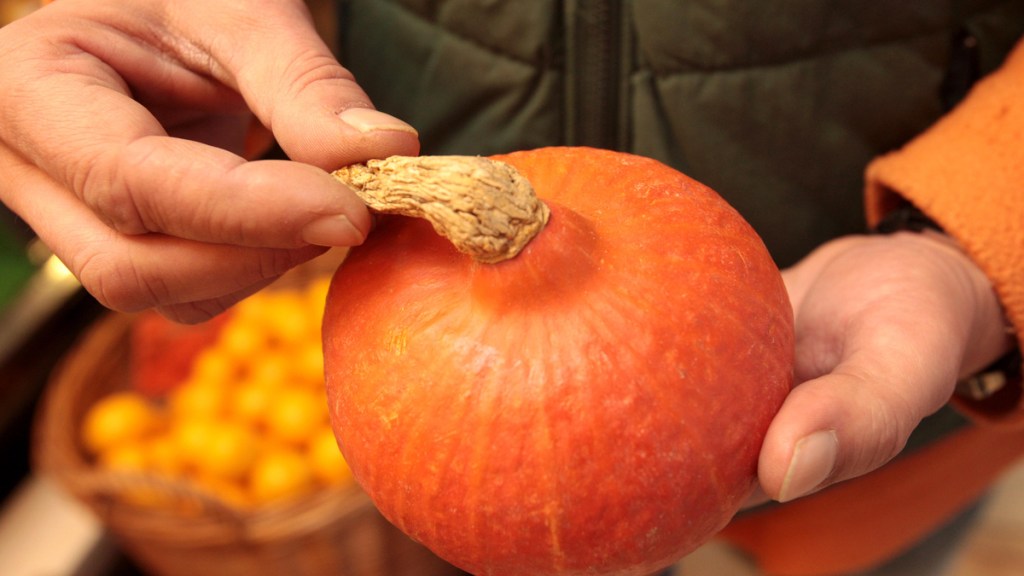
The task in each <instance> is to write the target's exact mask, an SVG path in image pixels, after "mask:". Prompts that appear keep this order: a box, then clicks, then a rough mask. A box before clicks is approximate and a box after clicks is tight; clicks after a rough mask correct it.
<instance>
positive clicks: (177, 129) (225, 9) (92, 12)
mask: <svg viewBox="0 0 1024 576" xmlns="http://www.w3.org/2000/svg"><path fill="white" fill-rule="evenodd" d="M0 61H2V62H3V63H4V64H3V66H2V67H0V86H3V87H4V88H3V90H2V91H0V174H2V175H3V177H2V178H0V200H2V201H3V202H4V203H5V204H7V205H8V206H9V207H10V208H11V209H12V210H13V211H14V212H15V213H17V214H18V215H20V216H21V217H22V218H23V219H24V220H25V221H26V222H27V223H28V224H29V225H30V226H32V228H33V229H34V230H35V232H36V233H37V234H38V235H39V237H40V238H41V239H42V240H43V242H44V243H46V244H47V246H48V247H49V248H50V249H51V250H53V251H54V252H55V253H56V254H57V256H58V257H60V258H61V260H62V261H63V262H64V263H65V264H66V265H67V266H68V268H69V269H70V270H71V271H72V272H73V273H74V274H75V275H76V276H77V277H78V278H79V280H81V282H82V284H83V285H84V286H85V288H86V289H87V290H88V291H89V292H90V293H92V294H93V295H94V296H95V297H96V298H97V299H98V300H99V301H100V302H101V303H102V304H104V305H106V306H108V307H111V308H114V309H118V310H125V311H132V310H139V309H143V308H148V307H156V308H158V309H159V310H160V311H161V312H163V313H164V314H165V315H167V316H169V317H171V318H174V319H177V320H180V321H198V320H202V319H205V318H208V317H210V316H212V315H215V314H216V313H218V312H220V311H221V310H223V309H225V308H226V307H228V306H230V305H231V304H232V303H234V302H235V301H237V300H239V299H241V298H243V297H244V296H246V295H248V294H250V293H252V292H253V291H255V290H257V289H259V288H261V287H263V286H265V285H266V284H268V283H269V282H271V281H272V280H273V279H275V278H276V277H278V276H279V275H280V274H282V273H284V272H285V271H286V270H288V269H289V268H291V267H293V266H295V265H297V264H299V263H301V262H304V261H306V260H308V259H310V258H313V257H315V256H317V255H319V254H320V253H322V252H323V251H324V250H325V248H324V247H326V246H351V245H355V244H359V243H360V242H361V241H362V240H363V238H364V236H365V235H366V233H367V232H368V230H369V226H370V216H369V213H368V212H367V210H366V208H365V206H364V205H363V204H362V202H361V201H359V199H358V198H357V197H356V196H355V195H354V194H353V193H352V192H351V191H350V190H348V189H347V188H345V187H344V186H342V185H341V184H339V183H338V182H337V181H335V180H334V179H333V178H331V177H330V176H329V175H328V173H327V172H326V170H330V169H334V168H337V167H340V166H344V165H347V164H351V163H354V162H359V161H365V160H367V159H370V158H376V157H384V156H388V155H392V154H408V155H411V154H416V153H417V152H418V148H419V144H418V139H417V136H416V133H415V131H414V130H413V129H412V128H411V127H410V126H408V125H407V124H405V123H403V122H401V121H399V120H397V119H395V118H393V117H390V116H387V115H385V114H383V113H379V112H375V111H373V110H372V105H371V103H370V101H369V99H368V97H367V96H366V94H365V93H364V92H363V91H362V90H361V89H360V88H359V86H358V85H357V84H356V82H355V81H354V79H353V78H352V76H351V75H350V74H349V73H348V72H347V71H346V70H345V69H344V68H342V67H341V66H340V65H339V64H338V63H337V61H336V60H335V59H334V57H333V56H332V55H331V52H330V50H329V49H328V47H327V46H326V45H325V44H324V43H323V42H322V41H321V39H320V37H319V36H318V35H317V33H316V31H315V29H314V26H313V23H312V21H311V19H310V16H309V14H308V11H307V10H306V7H305V5H304V3H303V2H301V1H300V0H274V1H266V0H264V1H260V0H230V1H217V0H137V1H124V0H118V1H104V0H82V1H79V0H60V1H59V2H56V3H54V4H53V5H50V6H47V7H46V8H43V9H41V10H39V11H37V12H35V13H34V14H31V15H30V16H27V17H25V18H23V19H20V20H18V21H16V22H14V23H13V24H10V25H8V26H6V27H4V28H2V29H0ZM254 119H255V120H256V121H258V125H262V126H264V127H266V128H267V129H269V131H270V132H272V134H273V136H274V137H275V138H276V139H277V141H278V143H279V145H280V146H281V148H282V149H283V150H284V151H285V153H287V155H288V156H289V157H290V158H291V159H293V160H294V161H283V160H277V161H269V160H268V161H252V162H250V161H247V160H246V158H244V157H243V156H242V154H243V151H244V148H245V141H246V135H247V131H248V129H249V128H250V127H251V126H252V125H253V120H254Z"/></svg>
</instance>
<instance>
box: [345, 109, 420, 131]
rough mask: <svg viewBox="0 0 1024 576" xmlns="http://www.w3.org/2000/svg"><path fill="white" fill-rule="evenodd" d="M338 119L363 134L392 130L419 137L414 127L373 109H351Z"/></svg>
mask: <svg viewBox="0 0 1024 576" xmlns="http://www.w3.org/2000/svg"><path fill="white" fill-rule="evenodd" d="M338 118H341V121H342V122H344V123H345V124H348V125H349V126H351V127H353V128H355V129H356V130H358V131H360V132H363V133H366V132H375V131H378V130H391V131H394V132H408V133H409V134H414V135H418V133H417V132H416V129H415V128H413V127H412V126H410V125H408V124H406V123H405V122H402V121H401V120H399V119H398V118H395V117H394V116H391V115H390V114H385V113H383V112H380V111H377V110H374V109H373V108H349V109H347V110H343V111H342V112H341V113H340V114H338Z"/></svg>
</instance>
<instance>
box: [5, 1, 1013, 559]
mask: <svg viewBox="0 0 1024 576" xmlns="http://www.w3.org/2000/svg"><path fill="white" fill-rule="evenodd" d="M309 4H310V7H311V9H312V10H313V12H314V13H315V14H316V15H317V19H318V22H319V23H320V25H321V32H322V34H323V35H324V36H325V38H327V39H328V41H329V42H333V35H334V26H333V22H334V18H333V11H332V5H331V3H330V2H325V1H311V2H309ZM37 6H38V2H37V1H30V0H0V26H3V25H6V24H7V23H10V22H12V21H14V20H15V19H18V18H20V17H23V16H24V15H26V14H28V13H30V12H31V11H33V10H35V9H36V8H37ZM0 89H2V88H0ZM328 264H330V263H328ZM328 270H329V267H328ZM323 278H324V276H323V275H322V274H320V273H319V272H317V271H309V272H307V274H306V275H305V276H303V277H300V278H299V279H298V281H297V282H296V283H295V284H294V285H293V286H292V287H293V288H294V291H295V293H296V294H301V293H306V292H310V291H311V292H310V293H312V294H313V296H312V298H316V297H317V296H318V295H319V296H322V294H320V293H319V292H316V290H317V289H318V288H316V287H317V286H321V285H320V284H317V283H318V282H322V280H323ZM293 300H294V299H293ZM293 303H294V302H293ZM275 306H277V307H278V308H280V306H281V304H280V303H279V302H270V301H263V302H262V303H260V304H259V305H258V306H257V305H253V306H251V308H253V309H258V310H259V313H260V314H264V317H273V316H274V314H270V313H266V310H270V309H277V308H274V307H275ZM276 314H277V316H278V317H279V319H280V318H284V319H286V320H287V319H288V318H290V317H291V316H288V315H287V314H284V313H280V312H277V313H276ZM111 316H112V315H111V314H109V313H107V312H106V311H105V310H103V309H102V308H101V307H100V306H99V305H98V304H96V302H95V301H93V300H92V299H91V298H90V297H89V296H88V295H87V294H85V293H84V291H82V290H81V288H80V286H79V285H78V283H77V282H76V280H75V279H74V278H73V277H72V276H71V275H70V274H69V273H68V272H67V270H66V269H65V268H64V267H63V266H62V265H61V264H60V262H59V261H57V260H56V259H55V258H53V257H52V256H51V255H50V253H49V252H48V250H47V249H46V247H45V246H42V245H41V244H40V243H39V242H38V241H37V240H36V239H35V238H34V236H33V234H32V232H31V230H30V229H28V227H27V226H25V225H24V223H22V222H21V221H20V220H19V219H18V218H17V217H16V216H15V215H13V214H11V213H10V212H9V211H7V210H6V208H4V207H2V206H0V454H2V458H3V461H2V465H0V574H2V575H4V576H129V575H141V574H153V573H157V572H160V573H166V574H173V573H180V574H196V573H199V572H198V571H196V566H199V564H194V565H190V564H189V554H190V550H192V551H193V553H194V554H195V555H196V557H197V558H198V559H197V560H196V561H197V562H218V561H220V562H225V563H228V564H230V563H231V562H233V560H232V555H234V554H237V555H238V556H239V560H238V561H237V566H231V565H227V564H226V565H224V566H222V567H221V568H222V569H215V570H213V571H211V572H209V573H216V574H231V573H232V572H231V570H232V568H238V567H239V566H241V567H242V568H240V570H241V572H239V573H242V574H257V573H264V574H275V573H282V574H283V573H287V574H302V573H309V574H324V573H332V574H346V575H358V576H363V575H366V576H373V575H375V574H380V575H382V576H398V575H401V574H416V575H417V576H429V575H430V574H437V575H443V574H459V572H458V571H456V570H454V569H452V568H451V567H449V566H447V565H445V564H444V563H442V562H440V561H438V560H436V559H435V558H433V557H432V556H431V555H429V554H428V553H425V551H423V550H419V549H417V548H416V547H415V546H414V545H412V544H411V543H410V542H407V541H405V540H404V539H403V537H401V535H398V534H396V533H395V531H393V530H392V529H390V528H389V527H388V526H387V525H386V523H383V522H382V521H381V519H380V518H379V517H377V516H376V515H375V514H374V511H373V510H372V507H370V505H369V503H368V502H367V501H366V500H365V498H363V497H362V496H361V494H360V493H359V492H358V489H356V488H355V487H354V486H352V485H348V484H345V479H344V478H342V480H337V481H328V482H326V483H324V484H321V485H317V486H319V487H314V488H310V489H309V490H308V491H307V492H303V493H302V495H301V496H300V497H298V499H297V500H295V501H289V502H284V503H273V504H274V505H272V506H270V507H268V508H267V510H269V512H267V511H264V510H263V509H262V508H258V507H256V503H254V502H253V498H254V497H253V496H252V495H251V494H250V495H248V496H243V497H239V500H238V501H232V498H233V497H234V496H233V494H234V493H231V492H227V491H223V490H221V489H222V488H224V487H223V486H219V485H218V486H217V487H216V489H213V488H211V486H213V485H212V484H210V485H206V486H204V487H203V489H202V490H200V491H199V496H197V495H196V494H193V493H190V492H189V490H191V489H190V488H186V489H184V490H183V492H185V493H184V495H182V494H179V493H178V492H174V490H178V489H177V488H174V490H171V489H167V487H165V486H163V485H156V488H154V486H153V485H145V486H143V487H144V488H146V489H147V491H143V492H140V491H139V486H129V487H128V488H125V486H124V485H118V484H117V483H110V482H107V480H109V478H110V477H111V474H113V473H114V472H116V470H107V471H106V472H107V473H108V474H107V475H106V476H104V475H103V473H94V472H95V471H96V470H100V466H101V464H102V463H103V462H104V457H103V456H102V455H100V454H99V452H90V451H89V448H88V445H89V442H88V441H83V439H82V438H81V437H80V434H81V432H80V430H79V428H80V427H81V426H82V423H83V421H84V420H85V419H86V418H87V417H88V414H89V413H90V409H92V408H93V407H94V406H95V405H97V404H99V403H100V401H101V400H102V399H104V398H105V397H107V396H108V395H110V394H111V393H112V392H116V391H118V390H119V389H121V388H124V387H125V386H128V387H130V386H131V382H130V381H131V378H132V377H133V374H131V373H130V366H129V364H130V362H128V360H130V359H131V358H127V356H131V352H126V350H127V349H128V347H129V346H128V345H129V343H133V342H135V340H133V338H135V337H137V330H138V326H139V322H138V318H134V317H133V318H130V319H129V318H117V317H116V316H117V315H114V316H115V318H114V319H113V320H111ZM148 326H149V327H150V328H152V327H153V326H159V325H158V324H152V323H151V324H149V325H148ZM162 329H163V330H164V331H166V330H169V328H168V327H167V326H163V327H162ZM274 329H275V330H284V331H288V330H290V328H288V326H287V322H286V323H285V325H283V326H277V327H276V328H274ZM254 331H256V329H255V328H252V326H251V325H249V326H248V330H247V331H246V330H243V331H240V333H245V334H251V333H253V332H254ZM97 334H99V337H97ZM161 334H163V333H161ZM150 335H151V336H152V334H150ZM83 338H84V339H88V340H89V342H90V343H91V345H92V347H91V348H90V349H89V350H90V351H91V352H90V353H92V352H95V351H96V350H99V351H100V352H101V354H100V355H99V356H98V357H95V354H94V357H91V358H89V357H86V356H88V355H84V356H83V354H82V351H81V350H80V349H79V348H76V347H75V345H76V343H80V342H82V340H83ZM267 338H268V339H269V340H267V341H268V342H270V341H276V340H274V339H275V338H276V339H278V340H280V339H281V336H280V334H279V333H273V334H270V335H269V336H267ZM200 340H202V342H204V343H205V344H204V346H206V347H210V346H213V343H214V342H215V340H216V337H215V336H214V335H211V334H206V335H204V336H202V337H201V338H200ZM314 341H315V340H314ZM162 342H166V341H162ZM192 342H193V344H194V342H195V338H194V335H193V337H192ZM238 342H239V340H238V338H237V337H236V340H235V341H234V343H233V344H232V345H234V346H239V344H238ZM193 348H196V347H195V346H194V345H193ZM192 352H193V353H194V354H195V353H196V352H195V350H192ZM261 354H262V355H266V350H263V351H262V352H261ZM126 355H127V356H126ZM126 358H127V359H126ZM313 367H314V369H315V368H316V364H315V361H314V362H313ZM161 369H162V370H166V365H165V366H162V367H161ZM247 370H250V371H252V370H254V369H253V368H252V367H251V366H250V367H248V368H247ZM183 378H184V377H183ZM126 382H127V384H126ZM112 383H113V385H112ZM313 386H314V388H315V386H316V382H315V381H314V382H313ZM149 392H150V393H152V392H153V391H152V390H150V391H149ZM161 392H166V390H163V391H161ZM55 398H56V400H54V399H55ZM44 399H45V400H44ZM191 401H192V402H193V403H194V402H197V401H196V400H195V398H193V399H192V400H191ZM182 402H184V401H182ZM44 405H46V406H49V408H46V409H44ZM51 405H56V406H58V407H57V408H53V407H52V406H51ZM192 409H194V410H202V409H203V408H201V407H200V408H195V407H193V408H192ZM60 410H67V412H61V411H60ZM129 412H130V411H129ZM43 413H45V414H47V415H48V416H47V417H46V418H44V417H43V416H42V415H41V414H43ZM67 414H70V416H66V415H67ZM122 414H124V412H122ZM258 416H260V417H263V416H261V415H259V414H258ZM64 417H67V418H68V420H67V421H66V422H63V424H62V420H61V418H64ZM125 418H128V417H127V416H125ZM104 430H107V432H106V433H107V434H108V435H110V434H113V433H112V432H109V430H108V429H104ZM41 431H42V432H41ZM98 434H100V435H101V437H102V434H103V432H100V433H98ZM311 434H312V432H311ZM295 441H296V442H306V440H304V439H297V440H295ZM97 442H98V441H97ZM236 453H237V452H236ZM106 461H107V462H108V463H109V462H115V464H114V468H116V467H117V466H128V467H130V465H131V460H130V458H129V459H127V460H126V459H124V458H122V459H121V460H117V459H115V458H113V457H110V458H107V460H106ZM125 462H128V464H125ZM39 467H44V468H46V469H47V470H48V471H50V472H53V473H52V474H45V475H44V474H40V473H39ZM90 474H92V475H91V476H90ZM341 476H342V477H343V476H344V474H341ZM86 477H89V478H92V479H93V482H92V483H88V482H82V481H80V479H81V478H86ZM292 477H294V474H293V475H292ZM55 478H57V479H62V480H63V481H57V480H55ZM105 482H106V483H105ZM332 482H336V483H332ZM97 485H102V486H104V487H105V488H104V489H103V490H102V491H100V492H97V490H98V489H97V488H96V486H97ZM68 486H71V488H70V489H69V488H68ZM275 486H276V485H275ZM154 490H156V491H157V492H158V493H157V496H159V497H160V498H156V499H154ZM203 490H206V491H205V492H203ZM218 490H220V491H218ZM101 492H102V493H101ZM170 492H174V496H173V500H174V504H173V506H172V505H170V504H168V502H169V501H170V500H167V498H169V497H168V496H167V494H168V493H170ZM179 492H181V490H179ZM140 494H141V495H142V496H144V497H140ZM204 494H205V495H204ZM209 494H213V495H214V498H213V500H216V499H217V498H221V499H223V500H225V501H229V504H232V506H227V507H219V505H218V504H216V503H214V504H211V502H210V498H208V496H209ZM264 494H266V493H264ZM235 496H237V495H235ZM140 498H141V500H140ZM267 498H269V497H267ZM154 502H158V505H157V506H155V508H161V511H159V512H154V513H152V514H151V513H149V512H144V513H140V512H139V511H138V509H139V508H142V509H146V507H147V506H149V507H151V508H153V507H154V506H153V503H154ZM190 506H191V507H192V508H188V507H190ZM171 507H177V508H178V509H177V511H176V512H175V513H180V512H181V508H182V507H184V508H188V510H190V512H189V513H188V514H185V516H184V517H182V516H180V515H179V516H175V515H174V514H168V513H167V508H171ZM150 512H152V511H150ZM175 518H178V519H177V520H175ZM183 518H184V519H183ZM225 526H228V527H227V528H225ZM196 527H199V528H201V529H202V530H207V532H202V531H201V530H199V529H197V528H196ZM197 530H198V531H197ZM189 531H193V532H195V533H197V534H199V536H198V537H199V538H202V537H203V536H202V534H207V535H208V542H206V544H209V546H207V547H206V548H204V547H203V546H201V545H197V544H196V542H194V541H189V542H186V541H185V539H182V538H181V534H182V533H183V532H189ZM126 533H127V534H128V535H127V536H126ZM243 540H244V542H242V541H243ZM325 540H326V541H325ZM254 542H256V543H258V544H259V546H258V547H259V548H260V549H259V550H257V551H256V552H257V553H256V555H255V558H256V560H257V562H258V564H260V565H262V569H261V570H260V571H259V572H256V571H253V568H252V565H251V564H246V562H250V561H251V560H252V558H253V554H254V552H253V548H256V547H257V546H256V545H255V544H253V543H254ZM200 544H203V543H200ZM211 546H212V548H211ZM218 546H219V547H218ZM200 549H203V551H196V550H200ZM210 550H213V551H214V553H213V556H215V558H214V559H213V560H211V559H210V558H208V557H204V558H199V557H200V556H203V555H204V554H205V555H207V556H209V553H210ZM217 556H219V557H220V558H219V559H218V558H216V557H217ZM302 558H305V559H306V563H305V564H303V563H302V562H301V561H300V560H301V559H302ZM309 558H315V559H316V562H313V561H312V560H309ZM140 559H141V562H140ZM317 562H319V563H317ZM214 565H216V564H214ZM203 566H206V567H207V568H208V567H209V566H210V564H204V565H203ZM275 566H276V568H275ZM282 566H289V567H290V569H288V570H283V569H280V567H282ZM325 567H330V568H329V569H328V568H325ZM325 570H329V572H325ZM677 572H678V573H679V574H685V575H687V576H693V575H697V576H700V575H712V574H714V575H720V574H731V575H743V574H755V572H754V571H753V570H752V569H751V568H750V567H749V566H747V565H745V564H744V563H743V561H742V560H741V559H740V558H738V557H736V556H735V555H733V554H732V552H731V551H730V550H728V549H725V548H721V547H718V546H708V547H706V548H705V549H702V550H700V551H698V552H697V553H695V554H694V555H692V556H691V557H689V558H687V559H685V560H684V561H683V562H682V563H681V565H680V567H679V568H678V569H677ZM915 574H916V573H915ZM1020 574H1024V466H1020V467H1018V468H1017V469H1014V470H1012V471H1011V472H1010V473H1009V474H1007V475H1006V477H1005V478H1004V480H1003V481H1002V482H1001V483H1000V484H999V485H998V486H996V487H995V489H994V490H993V493H992V496H991V497H990V498H989V499H988V500H987V501H986V503H985V505H984V507H983V508H982V510H981V512H980V513H979V515H978V517H977V519H976V520H975V521H974V523H973V527H972V530H971V533H970V534H969V536H968V537H967V538H966V539H965V540H964V541H963V542H962V544H961V548H960V549H959V550H958V551H957V554H956V556H955V560H954V562H953V563H952V565H951V566H949V568H948V571H946V572H944V575H945V576H1011V575H1020Z"/></svg>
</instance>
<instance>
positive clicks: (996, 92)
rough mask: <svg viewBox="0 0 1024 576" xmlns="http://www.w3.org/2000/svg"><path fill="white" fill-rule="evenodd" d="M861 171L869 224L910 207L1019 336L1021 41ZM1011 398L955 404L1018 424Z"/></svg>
mask: <svg viewBox="0 0 1024 576" xmlns="http://www.w3.org/2000/svg"><path fill="white" fill-rule="evenodd" d="M866 177H867V185H866V197H865V202H866V208H867V216H868V220H869V222H870V223H871V224H872V225H874V224H875V223H877V222H878V221H879V220H880V219H881V218H882V216H884V215H885V214H886V213H887V212H888V211H890V210H892V209H894V208H895V207H896V206H898V205H899V204H900V203H901V201H902V200H906V201H909V202H910V203H912V204H913V205H915V206H916V207H917V208H918V209H920V210H921V211H922V212H924V213H925V214H927V215H928V216H929V217H931V218H932V219H933V220H934V221H935V222H937V223H938V224H939V225H940V226H942V227H943V229H944V230H945V231H946V232H947V233H948V234H949V235H950V236H952V237H953V238H955V239H956V240H957V241H958V242H960V244H961V246H963V248H964V250H965V251H966V252H967V254H968V255H969V256H970V257H971V258H972V259H973V260H974V262H975V263H977V264H978V266H979V267H980V268H981V270H982V271H983V272H984V273H985V274H986V275H987V276H988V277H989V279H990V280H991V281H992V285H993V286H994V288H995V290H996V293H997V295H998V296H999V298H1000V301H1001V302H1002V304H1003V306H1004V307H1005V309H1006V314H1007V318H1008V320H1009V321H1010V322H1011V323H1012V324H1013V326H1014V327H1015V328H1016V331H1017V334H1018V338H1021V337H1022V336H1024V42H1021V43H1020V44H1018V45H1017V47H1016V48H1015V50H1014V51H1013V52H1012V53H1011V54H1010V56H1009V58H1008V59H1007V60H1006V62H1005V63H1004V64H1003V65H1002V67H1001V68H999V69H998V70H997V71H995V72H994V73H992V74H991V75H989V76H987V77H986V78H984V79H982V80H981V81H980V82H978V84H977V85H976V86H975V87H974V89H973V90H972V91H971V92H970V93H969V94H968V96H967V98H965V100H964V101H963V102H962V103H961V104H960V105H959V106H957V107H956V108H955V109H954V110H953V111H951V112H950V113H949V114H948V115H946V116H945V117H943V118H942V119H941V120H939V121H938V122H937V123H936V124H935V125H933V126H932V127H931V128H929V129H928V130H927V131H925V132H924V133H922V134H921V135H920V136H918V137H917V138H915V139H914V140H912V141H911V142H909V143H908V144H907V145H906V146H905V147H903V148H902V149H900V150H898V151H895V152H892V153H890V154H887V155H885V156H882V157H880V158H878V159H876V160H875V161H873V162H872V163H871V164H870V165H869V166H868V168H867V174H866ZM1012 385H1013V386H1015V387H1017V389H1018V390H1019V386H1020V384H1019V383H1013V384H1012ZM1009 398H1010V399H1009V400H1007V401H1004V402H1003V405H1002V406H982V405H976V406H975V405H970V404H967V403H964V402H960V405H961V407H962V408H965V409H966V411H967V412H969V413H971V415H972V416H975V417H982V418H985V417H986V416H989V417H992V416H993V415H995V414H997V413H999V414H1006V413H1009V416H1008V419H1004V420H1005V421H1006V422H1007V423H1013V424H1015V425H1018V424H1020V425H1024V405H1022V402H1021V399H1020V398H1021V396H1020V394H1011V395H1009ZM1007 403H1012V404H1013V406H1008V405H1006V404H1007ZM1014 408H1016V410H1014Z"/></svg>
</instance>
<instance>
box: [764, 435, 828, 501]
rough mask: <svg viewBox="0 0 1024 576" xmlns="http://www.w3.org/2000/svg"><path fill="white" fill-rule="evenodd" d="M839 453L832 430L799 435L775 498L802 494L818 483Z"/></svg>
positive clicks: (810, 490) (791, 497)
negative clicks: (780, 487) (801, 436)
mask: <svg viewBox="0 0 1024 576" xmlns="http://www.w3.org/2000/svg"><path fill="white" fill-rule="evenodd" d="M838 453H839V438H838V436H836V433H835V430H824V431H821V432H815V433H813V434H809V435H807V436H805V437H803V438H801V439H800V440H799V441H798V442H797V443H796V447H795V448H794V449H793V458H792V459H791V460H790V461H789V469H788V470H786V477H785V478H784V479H783V480H782V490H780V491H779V502H788V501H790V500H795V499H797V498H800V497H801V496H806V495H808V494H810V493H811V492H813V491H814V490H816V489H817V488H818V487H819V486H821V484H822V482H824V481H825V480H827V479H828V477H829V476H830V475H831V474H832V469H833V468H835V465H836V456H837V455H838Z"/></svg>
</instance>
